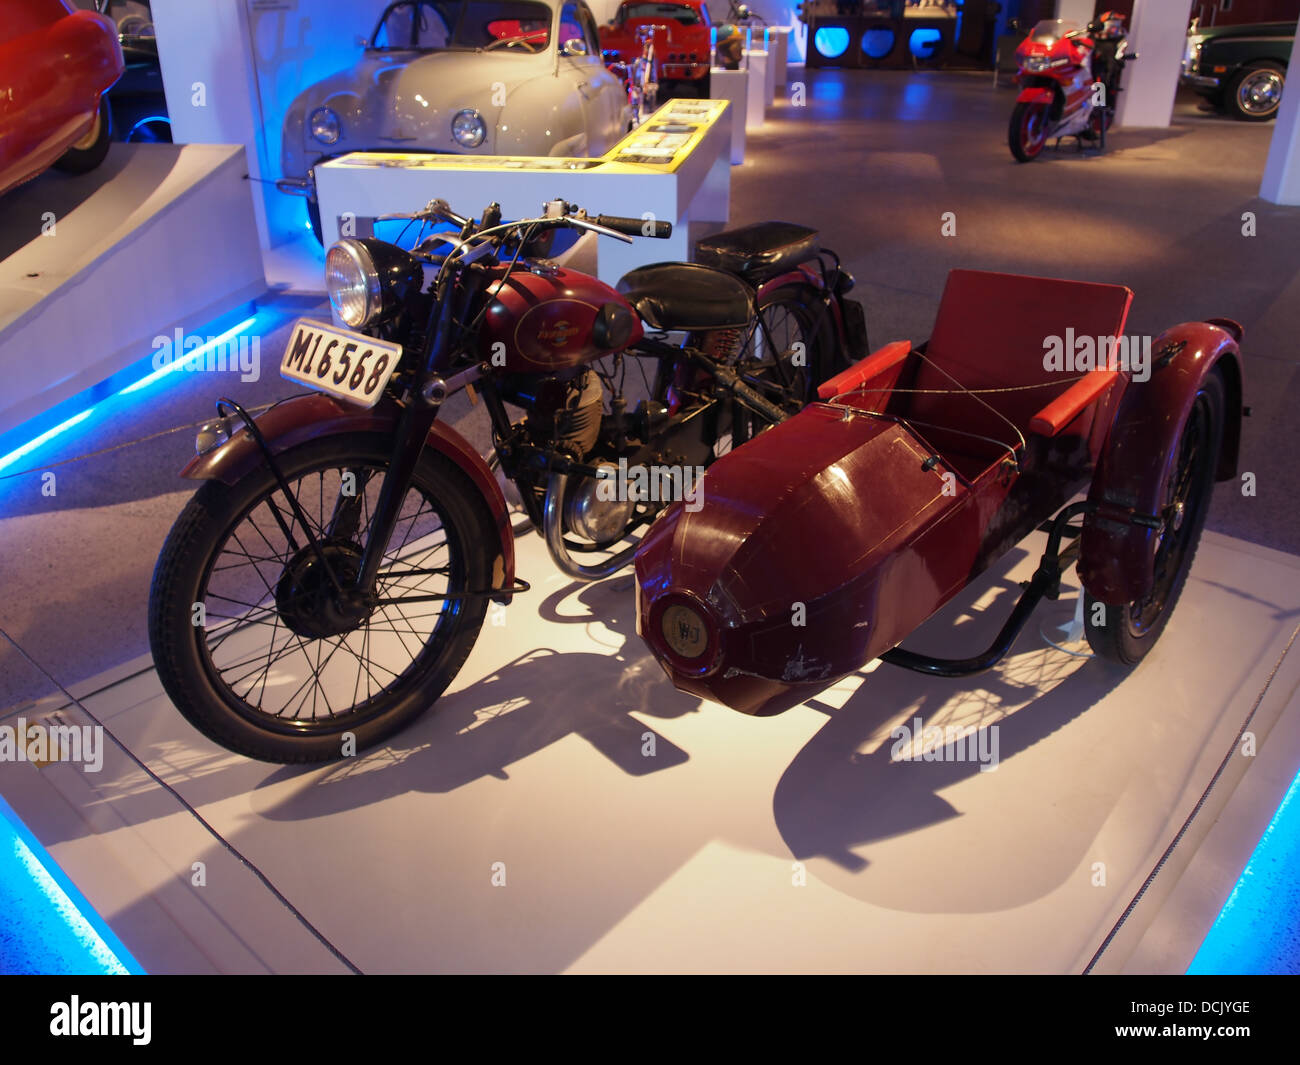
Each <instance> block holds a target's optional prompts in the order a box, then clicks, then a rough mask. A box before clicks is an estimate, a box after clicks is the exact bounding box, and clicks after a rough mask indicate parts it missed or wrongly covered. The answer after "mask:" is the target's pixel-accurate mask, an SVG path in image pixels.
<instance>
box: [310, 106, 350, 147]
mask: <svg viewBox="0 0 1300 1065" xmlns="http://www.w3.org/2000/svg"><path fill="white" fill-rule="evenodd" d="M318 121H319V124H320V126H321V128H322V129H324V130H325V134H328V135H325V134H322V132H321V130H318V129H317V123H318ZM307 129H308V131H309V132H310V133H311V135H312V137H313V138H314V139H315V140H317V141H319V142H320V143H321V144H326V145H330V146H333V145H335V144H338V142H339V140H340V138H341V137H342V136H343V123H342V122H340V121H339V116H338V112H337V111H335V110H334V109H333V108H332V107H318V108H316V110H314V111H313V112H312V113H311V114H310V115H308V116H307Z"/></svg>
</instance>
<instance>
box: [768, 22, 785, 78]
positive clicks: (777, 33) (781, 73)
mask: <svg viewBox="0 0 1300 1065" xmlns="http://www.w3.org/2000/svg"><path fill="white" fill-rule="evenodd" d="M767 50H768V52H770V53H771V55H772V70H773V75H772V84H773V85H774V86H775V87H776V88H778V89H783V88H785V84H786V69H785V68H786V64H787V63H788V62H789V61H790V27H789V26H770V27H769V28H768V31H767Z"/></svg>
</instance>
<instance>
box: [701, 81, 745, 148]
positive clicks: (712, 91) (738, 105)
mask: <svg viewBox="0 0 1300 1065" xmlns="http://www.w3.org/2000/svg"><path fill="white" fill-rule="evenodd" d="M709 95H710V96H711V97H712V98H713V99H715V100H726V101H728V102H729V103H730V104H731V163H732V165H733V166H738V165H739V164H741V163H743V162H744V161H745V116H746V114H747V113H748V111H749V107H748V104H749V71H747V70H724V69H723V68H721V67H714V68H713V69H712V70H710V71H709Z"/></svg>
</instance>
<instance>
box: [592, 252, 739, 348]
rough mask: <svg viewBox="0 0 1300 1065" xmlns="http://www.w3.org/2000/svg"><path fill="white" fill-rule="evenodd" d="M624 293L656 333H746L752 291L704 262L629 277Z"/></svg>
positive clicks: (659, 266)
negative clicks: (741, 330) (664, 331)
mask: <svg viewBox="0 0 1300 1065" xmlns="http://www.w3.org/2000/svg"><path fill="white" fill-rule="evenodd" d="M618 291H619V292H621V293H622V294H623V297H624V298H625V299H626V300H627V301H628V303H630V304H632V306H633V307H634V308H635V309H636V313H637V314H639V315H640V316H641V317H642V318H643V319H644V320H645V321H646V322H648V323H649V324H650V326H651V327H652V328H654V329H665V330H668V331H670V332H671V331H676V330H686V331H691V330H697V329H744V328H746V327H747V326H748V325H749V321H750V313H751V311H750V308H751V302H750V291H749V289H748V288H746V287H745V284H744V282H742V281H741V280H739V279H738V278H736V277H733V276H732V275H731V274H727V273H723V272H722V271H721V270H714V269H712V268H711V267H708V266H700V265H699V264H698V263H655V264H653V265H651V266H640V267H638V268H637V269H635V270H632V271H630V272H629V273H627V274H624V275H623V277H622V279H621V280H620V281H619V283H618Z"/></svg>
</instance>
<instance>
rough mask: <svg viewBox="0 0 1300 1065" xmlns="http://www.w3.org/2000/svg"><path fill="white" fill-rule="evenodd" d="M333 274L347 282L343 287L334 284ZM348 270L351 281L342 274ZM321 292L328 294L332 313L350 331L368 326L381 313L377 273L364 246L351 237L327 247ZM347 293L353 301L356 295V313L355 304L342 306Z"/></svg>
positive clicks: (382, 304) (381, 289) (380, 286)
mask: <svg viewBox="0 0 1300 1065" xmlns="http://www.w3.org/2000/svg"><path fill="white" fill-rule="evenodd" d="M336 271H338V274H337V276H339V277H342V278H343V279H344V280H346V281H347V282H348V284H347V285H346V287H345V286H343V285H335V283H334V281H335V277H336ZM348 271H350V272H351V273H352V277H351V278H348V277H347V275H346V272H348ZM325 290H326V291H327V292H328V293H329V298H330V306H331V307H333V308H334V312H335V313H336V314H337V315H338V316H339V317H340V318H341V319H343V322H344V324H346V325H348V326H350V327H351V328H353V329H360V328H362V327H364V326H366V325H369V324H370V323H371V322H373V321H374V320H375V319H376V318H377V317H378V316H379V314H380V312H381V311H382V310H383V306H384V293H383V286H382V284H381V283H380V279H379V270H378V269H377V268H376V266H375V261H374V259H372V258H371V257H370V252H369V250H367V248H366V246H365V245H364V244H362V243H361V241H359V240H356V239H354V238H352V237H347V238H345V239H343V240H340V241H339V242H338V243H337V244H334V245H331V247H330V250H329V251H328V252H327V253H326V254H325ZM349 290H350V293H349ZM349 294H350V295H351V296H352V299H353V301H355V299H356V298H357V296H358V295H359V296H360V299H361V308H360V311H359V312H358V311H357V309H356V307H355V302H352V303H347V304H345V302H344V300H345V299H346V298H347V296H348V295H349Z"/></svg>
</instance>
